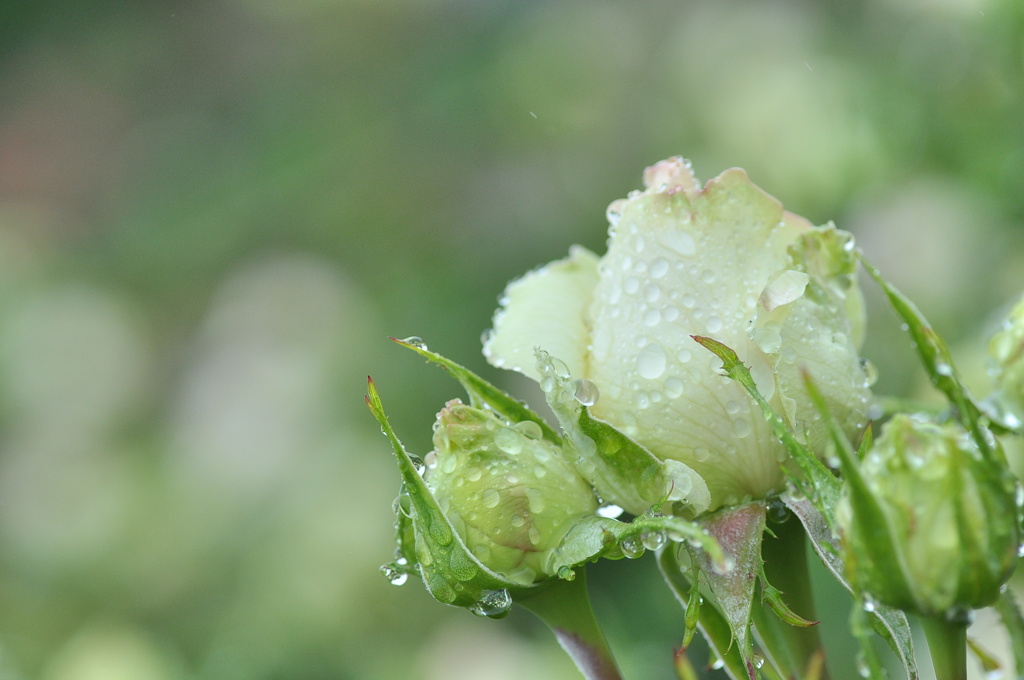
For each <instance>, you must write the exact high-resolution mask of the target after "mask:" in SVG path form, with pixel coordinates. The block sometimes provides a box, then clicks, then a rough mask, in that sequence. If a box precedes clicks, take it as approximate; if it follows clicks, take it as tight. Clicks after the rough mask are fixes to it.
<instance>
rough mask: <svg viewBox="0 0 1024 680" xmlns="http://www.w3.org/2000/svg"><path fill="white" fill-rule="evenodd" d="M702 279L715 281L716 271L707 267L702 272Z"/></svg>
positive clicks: (706, 281)
mask: <svg viewBox="0 0 1024 680" xmlns="http://www.w3.org/2000/svg"><path fill="white" fill-rule="evenodd" d="M700 280H701V281H703V282H704V283H714V282H715V272H713V271H711V270H710V269H705V270H704V271H702V272H701V273H700Z"/></svg>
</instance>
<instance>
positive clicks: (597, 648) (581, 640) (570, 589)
mask: <svg viewBox="0 0 1024 680" xmlns="http://www.w3.org/2000/svg"><path fill="white" fill-rule="evenodd" d="M516 604H519V605H521V606H522V607H524V608H526V609H528V610H530V611H531V612H533V613H534V614H535V615H536V616H537V617H538V618H539V619H540V620H541V621H543V622H544V623H545V624H547V626H548V628H550V629H551V632H552V633H554V634H555V638H556V639H557V640H558V644H560V645H561V646H562V649H564V650H565V651H566V653H567V654H568V655H569V656H570V657H571V658H572V660H573V662H575V664H576V667H577V668H579V669H580V672H581V673H583V677H585V678H587V680H622V674H621V673H620V672H619V668H618V666H617V665H616V663H615V658H614V657H613V656H612V652H611V649H610V648H609V647H608V641H607V640H606V639H605V637H604V633H603V632H601V628H600V626H598V624H597V619H596V618H595V617H594V610H593V608H591V606H590V596H589V595H588V594H587V579H586V571H585V570H584V569H577V571H576V578H575V579H573V580H572V581H565V580H563V579H555V580H553V581H551V582H550V583H548V584H547V585H544V586H541V587H540V588H538V589H537V590H536V591H532V592H530V593H529V595H527V596H525V597H522V598H516Z"/></svg>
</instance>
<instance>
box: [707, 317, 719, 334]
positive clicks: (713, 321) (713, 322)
mask: <svg viewBox="0 0 1024 680" xmlns="http://www.w3.org/2000/svg"><path fill="white" fill-rule="evenodd" d="M707 329H708V333H717V332H719V331H720V330H722V320H721V319H720V318H718V317H717V316H714V315H712V316H709V317H708V321H707Z"/></svg>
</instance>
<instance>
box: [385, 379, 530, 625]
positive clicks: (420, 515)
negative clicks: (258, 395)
mask: <svg viewBox="0 0 1024 680" xmlns="http://www.w3.org/2000/svg"><path fill="white" fill-rule="evenodd" d="M366 391H367V395H366V405H367V406H368V407H369V408H370V412H371V413H373V416H374V417H375V418H376V419H377V422H379V423H380V426H381V431H382V432H383V433H384V434H385V435H386V436H387V438H388V439H389V440H390V441H391V446H392V449H393V450H394V453H395V458H396V459H397V461H398V469H399V472H400V473H401V475H402V482H403V488H404V492H405V493H407V494H408V499H409V501H408V502H409V506H410V507H409V515H410V520H411V525H412V534H413V538H412V540H410V537H409V533H410V532H409V525H408V524H407V523H405V522H404V520H401V519H400V520H399V522H398V524H399V547H400V549H401V550H402V551H403V553H404V557H405V559H406V560H408V561H409V562H413V563H415V565H416V568H417V569H418V570H419V574H420V576H421V578H422V579H423V583H424V584H425V585H426V587H427V590H428V591H429V592H430V594H431V595H432V596H433V597H434V599H436V600H437V601H438V602H442V603H444V604H450V605H454V606H457V607H471V606H473V605H475V604H477V603H478V602H479V601H481V599H482V598H483V597H484V595H485V593H486V592H487V591H494V590H506V589H510V588H522V584H520V583H515V582H513V581H509V580H507V579H505V578H502V576H501V575H500V574H497V573H495V572H493V571H491V570H490V569H488V568H487V567H486V566H484V565H483V564H482V563H481V562H480V561H479V560H478V559H477V558H476V557H475V556H474V555H473V554H472V553H471V552H470V551H469V549H468V548H466V545H465V543H464V542H463V541H462V539H461V538H460V537H459V535H458V533H457V532H456V531H455V528H454V527H453V526H452V524H451V522H450V521H449V520H448V518H447V517H446V516H445V514H444V512H443V511H442V510H441V506H440V505H439V504H438V502H437V499H435V498H434V496H433V494H431V493H430V490H429V489H428V488H427V485H426V482H424V481H423V478H422V477H421V476H420V474H419V472H418V471H417V470H416V465H415V464H414V463H413V461H412V459H411V458H410V456H409V453H408V452H407V451H406V450H405V447H404V446H403V445H402V443H401V441H399V439H398V437H397V436H396V435H395V432H394V430H393V429H392V428H391V424H390V422H388V417H387V415H386V414H385V412H384V405H383V404H382V403H381V400H380V395H379V394H378V392H377V387H376V385H374V383H373V380H372V379H367V387H366ZM399 502H400V503H401V502H402V500H401V498H400V501H399ZM401 513H402V510H401V509H399V514H401ZM410 544H412V547H413V549H414V552H413V553H412V554H411V555H410V554H409V553H407V552H405V551H407V550H409V548H410V547H411V546H410Z"/></svg>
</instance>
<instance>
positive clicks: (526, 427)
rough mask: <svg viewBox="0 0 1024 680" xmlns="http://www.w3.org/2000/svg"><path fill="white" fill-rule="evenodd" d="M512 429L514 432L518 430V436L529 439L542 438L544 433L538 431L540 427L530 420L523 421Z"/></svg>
mask: <svg viewBox="0 0 1024 680" xmlns="http://www.w3.org/2000/svg"><path fill="white" fill-rule="evenodd" d="M513 427H514V428H515V429H516V430H519V434H521V435H523V436H525V437H529V438H530V439H540V438H541V437H543V436H544V431H543V430H542V429H540V425H538V424H537V423H535V422H533V421H532V420H524V421H522V422H520V423H516V424H515V425H513Z"/></svg>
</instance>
